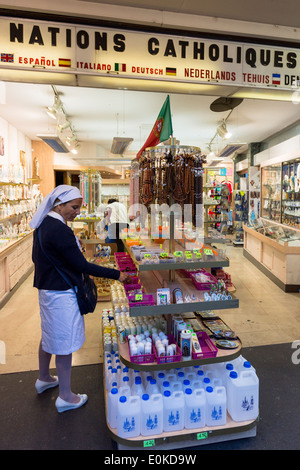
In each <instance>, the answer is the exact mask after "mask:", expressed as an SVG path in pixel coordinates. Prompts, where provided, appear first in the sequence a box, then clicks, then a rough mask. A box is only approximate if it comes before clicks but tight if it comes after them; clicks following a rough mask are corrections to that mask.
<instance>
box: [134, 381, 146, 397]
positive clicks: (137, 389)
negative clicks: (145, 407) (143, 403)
mask: <svg viewBox="0 0 300 470" xmlns="http://www.w3.org/2000/svg"><path fill="white" fill-rule="evenodd" d="M144 393H145V390H144V387H143V384H142V378H141V377H139V376H138V377H135V379H134V384H133V385H132V387H131V395H133V396H134V395H138V396H139V397H140V398H141V397H142V396H143V394H144Z"/></svg>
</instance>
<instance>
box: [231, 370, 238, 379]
mask: <svg viewBox="0 0 300 470" xmlns="http://www.w3.org/2000/svg"><path fill="white" fill-rule="evenodd" d="M237 376H238V375H237V372H236V371H235V370H233V371H231V372H230V374H229V377H231V378H232V379H237Z"/></svg>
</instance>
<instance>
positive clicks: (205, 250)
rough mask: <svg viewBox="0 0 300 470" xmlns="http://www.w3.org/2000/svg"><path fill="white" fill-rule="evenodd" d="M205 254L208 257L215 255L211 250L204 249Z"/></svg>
mask: <svg viewBox="0 0 300 470" xmlns="http://www.w3.org/2000/svg"><path fill="white" fill-rule="evenodd" d="M204 253H205V254H206V255H212V254H213V253H212V249H211V248H204Z"/></svg>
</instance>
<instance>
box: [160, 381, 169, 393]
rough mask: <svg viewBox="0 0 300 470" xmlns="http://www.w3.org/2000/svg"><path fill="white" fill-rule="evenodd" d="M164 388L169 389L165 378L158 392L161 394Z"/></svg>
mask: <svg viewBox="0 0 300 470" xmlns="http://www.w3.org/2000/svg"><path fill="white" fill-rule="evenodd" d="M166 390H170V382H168V381H167V380H165V381H164V382H163V383H162V385H161V386H160V393H161V394H162V395H163V394H164V392H165V391H166Z"/></svg>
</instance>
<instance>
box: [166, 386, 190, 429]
mask: <svg viewBox="0 0 300 470" xmlns="http://www.w3.org/2000/svg"><path fill="white" fill-rule="evenodd" d="M184 407H185V404H184V395H183V392H182V391H178V392H173V393H171V392H170V391H169V390H167V391H165V392H164V396H163V430H164V431H165V432H169V431H181V430H182V429H183V428H184Z"/></svg>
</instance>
